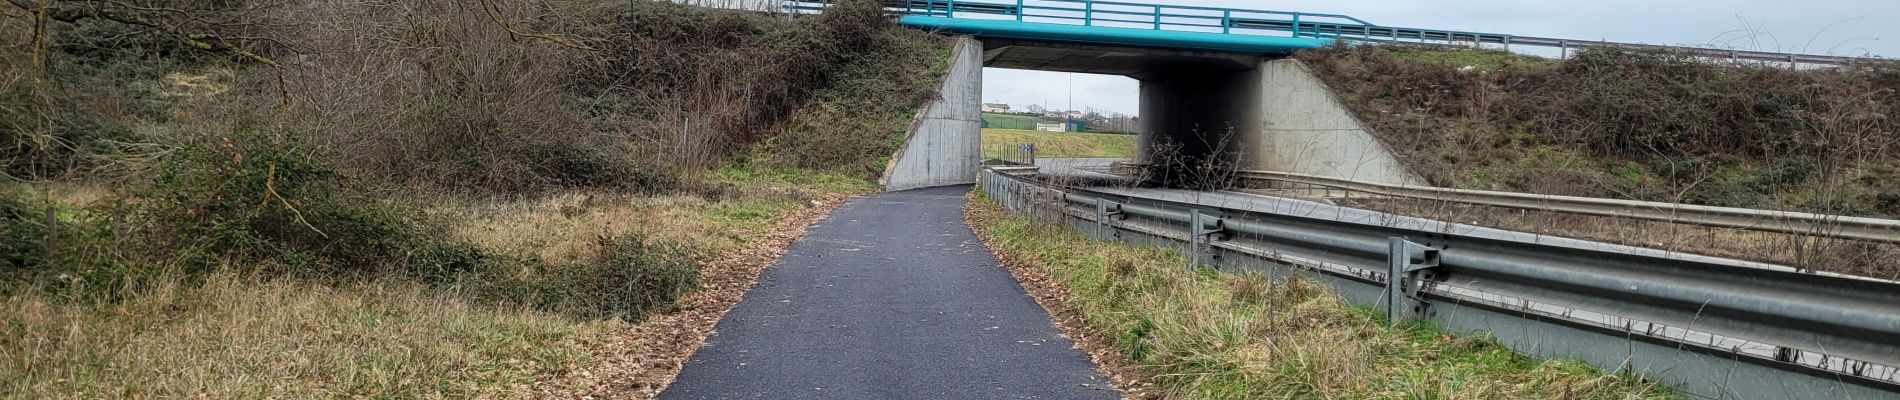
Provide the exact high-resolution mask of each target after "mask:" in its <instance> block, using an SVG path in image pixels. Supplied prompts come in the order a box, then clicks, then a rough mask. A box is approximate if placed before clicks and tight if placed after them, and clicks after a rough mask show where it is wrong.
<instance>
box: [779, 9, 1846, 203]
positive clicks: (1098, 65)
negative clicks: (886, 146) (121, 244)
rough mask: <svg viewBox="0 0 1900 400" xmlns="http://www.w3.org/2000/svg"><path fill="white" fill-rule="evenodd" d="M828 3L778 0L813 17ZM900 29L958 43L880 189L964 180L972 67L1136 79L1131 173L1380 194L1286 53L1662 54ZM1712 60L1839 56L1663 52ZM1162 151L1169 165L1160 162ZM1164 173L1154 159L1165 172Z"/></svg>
mask: <svg viewBox="0 0 1900 400" xmlns="http://www.w3.org/2000/svg"><path fill="white" fill-rule="evenodd" d="M835 1H837V0H811V1H796V0H794V1H788V2H786V3H784V6H785V8H786V9H787V11H788V12H790V13H792V14H794V15H796V14H811V13H818V12H822V11H823V10H824V9H825V8H827V7H829V6H830V5H831V4H832V3H833V2H835ZM885 4H886V10H887V11H889V12H891V13H893V14H896V15H897V16H898V21H899V22H900V23H902V24H904V25H907V26H912V27H917V28H920V29H928V30H932V31H937V32H942V33H945V34H951V35H957V36H959V39H958V44H957V45H956V49H955V50H954V51H953V55H952V57H951V60H950V61H951V65H950V69H949V72H948V76H947V77H946V79H945V82H944V84H943V87H942V88H941V91H940V92H941V96H940V98H939V99H937V101H935V102H933V103H932V104H931V105H929V106H928V107H927V109H926V110H925V112H924V114H923V115H922V116H921V117H920V118H919V119H918V120H917V121H914V123H913V124H912V129H911V132H910V137H909V138H907V140H906V145H905V147H904V148H903V149H901V150H899V154H897V156H896V157H893V161H892V164H891V165H890V166H889V167H888V168H887V169H886V173H885V176H884V179H883V181H884V184H885V186H886V188H887V189H892V190H900V189H908V188H917V187H928V186H938V185H948V184H963V183H970V182H972V181H973V180H974V179H975V178H974V177H975V176H976V172H977V171H976V165H977V163H978V160H977V158H978V147H979V146H978V144H979V141H980V135H981V133H980V129H979V128H980V126H981V118H980V107H981V101H982V68H983V67H998V68H1012V69H1028V70H1043V71H1057V72H1080V73H1092V74H1109V75H1122V76H1127V77H1130V78H1134V79H1136V80H1138V81H1140V86H1141V88H1140V114H1141V116H1142V118H1141V124H1140V125H1141V126H1139V127H1138V129H1139V130H1140V131H1141V135H1140V140H1139V141H1138V142H1139V151H1138V154H1139V155H1138V157H1137V158H1138V159H1137V160H1136V161H1138V162H1150V163H1153V162H1155V161H1171V162H1175V163H1205V162H1208V161H1209V160H1212V161H1214V162H1220V163H1227V164H1232V165H1234V166H1237V167H1240V168H1241V169H1252V170H1272V171H1284V172H1292V173H1300V174H1309V175H1317V176H1330V177H1335V178H1342V179H1352V180H1360V181H1370V182H1380V183H1388V184H1422V183H1423V181H1422V180H1421V179H1419V178H1418V177H1417V176H1416V175H1413V174H1411V173H1409V172H1407V171H1406V170H1405V169H1404V168H1403V167H1402V166H1401V165H1399V163H1398V162H1397V160H1396V159H1395V158H1394V157H1393V156H1392V155H1391V154H1390V153H1389V152H1388V151H1387V150H1386V149H1385V148H1384V147H1383V145H1381V144H1380V143H1379V142H1378V141H1377V140H1376V139H1374V138H1373V137H1372V136H1371V135H1369V134H1367V133H1366V132H1365V130H1364V128H1363V126H1362V124H1360V123H1359V121H1357V120H1356V119H1355V118H1354V117H1353V116H1352V115H1351V113H1350V112H1348V111H1347V110H1346V109H1345V108H1344V107H1342V106H1340V105H1339V103H1338V101H1337V100H1336V99H1334V98H1333V95H1332V92H1331V91H1330V90H1329V89H1327V88H1326V86H1325V85H1324V84H1322V83H1321V82H1320V81H1319V80H1318V79H1317V78H1315V77H1314V76H1312V74H1310V73H1309V72H1308V71H1307V70H1306V69H1305V67H1303V66H1301V65H1300V64H1299V63H1297V62H1295V61H1292V60H1286V59H1285V58H1286V56H1288V55H1291V54H1292V53H1294V52H1297V51H1300V50H1304V49H1313V48H1321V47H1328V46H1333V45H1336V44H1341V43H1358V42H1407V43H1425V44H1438V45H1462V46H1478V45H1492V46H1501V47H1504V48H1507V49H1508V48H1510V46H1520V47H1521V46H1543V47H1552V48H1556V49H1558V51H1559V52H1561V53H1562V54H1565V55H1567V54H1568V52H1569V50H1570V49H1572V48H1584V47H1596V46H1616V47H1636V48H1656V47H1664V46H1653V45H1642V44H1631V43H1612V42H1601V41H1584V40H1567V39H1557V38H1543V37H1529V36H1517V35H1510V34H1501V33H1484V32H1466V31H1456V30H1443V29H1426V28H1408V27H1394V26H1384V25H1377V24H1373V23H1371V22H1368V21H1365V20H1362V19H1359V18H1354V17H1352V16H1347V15H1340V14H1325V13H1306V12H1296V11H1276V10H1258V9H1236V8H1216V7H1195V6H1180V5H1166V4H1146V3H1131V2H1119V1H1097V0H980V1H979V0H887V1H886V3H885ZM1671 49H1674V50H1678V51H1690V52H1695V53H1699V54H1701V55H1703V56H1706V57H1710V58H1712V59H1733V60H1753V61H1762V62H1786V63H1790V64H1791V65H1800V64H1812V65H1839V64H1845V63H1848V62H1852V61H1855V59H1853V58H1848V57H1835V56H1817V55H1801V54H1787V53H1770V52H1753V51H1734V50H1714V49H1694V48H1679V47H1676V48H1671ZM1161 153H1166V157H1165V158H1167V160H1158V158H1163V157H1161V156H1158V154H1161ZM1163 164H1165V162H1164V163H1163Z"/></svg>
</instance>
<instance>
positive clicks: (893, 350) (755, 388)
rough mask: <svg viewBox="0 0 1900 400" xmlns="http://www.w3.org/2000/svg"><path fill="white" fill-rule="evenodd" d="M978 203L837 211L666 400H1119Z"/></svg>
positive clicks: (909, 199)
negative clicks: (974, 217) (998, 252)
mask: <svg viewBox="0 0 1900 400" xmlns="http://www.w3.org/2000/svg"><path fill="white" fill-rule="evenodd" d="M969 190H970V188H969V187H967V186H956V187H940V188H927V189H917V190H909V191H902V192H891V193H882V194H877V195H872V196H866V197H862V198H858V199H854V200H852V201H851V202H849V203H847V204H845V205H844V206H843V207H840V208H838V209H837V210H836V211H833V212H832V213H831V215H830V216H827V217H826V218H825V219H824V220H822V221H819V222H818V223H817V224H815V225H813V226H812V227H811V228H810V230H808V231H807V232H806V233H805V236H804V237H803V238H801V239H799V240H798V241H797V242H795V243H793V244H792V245H791V248H789V249H787V251H786V252H785V255H784V256H783V258H781V259H779V261H778V264H776V265H774V266H772V267H771V268H768V269H766V271H765V274H764V275H763V276H761V277H760V278H759V282H758V284H757V285H756V286H754V287H753V288H752V291H751V292H750V293H748V294H747V295H746V297H745V299H744V300H741V301H740V302H739V305H738V306H736V307H734V308H733V310H732V312H730V313H727V314H726V316H725V319H724V320H721V321H720V322H719V326H718V327H717V328H716V330H715V332H714V333H713V335H712V337H710V338H708V339H707V341H706V345H705V346H704V347H701V348H700V349H699V351H698V352H697V353H694V354H693V357H692V358H691V359H690V360H688V361H687V363H686V366H685V368H684V370H682V371H681V372H680V376H679V378H678V379H677V380H675V381H674V382H673V384H672V385H671V386H670V387H668V388H667V389H666V392H664V393H662V394H661V396H660V398H662V399H941V398H956V399H1017V398H1021V399H1113V398H1119V397H1120V396H1121V394H1120V393H1119V392H1116V391H1115V390H1114V388H1113V387H1112V385H1111V383H1110V381H1109V380H1108V379H1107V378H1106V377H1104V376H1103V375H1102V374H1101V372H1100V371H1099V370H1097V369H1096V367H1095V365H1094V363H1092V362H1090V361H1089V359H1088V356H1087V355H1086V354H1084V353H1083V352H1082V351H1081V350H1078V349H1076V348H1075V347H1074V344H1073V343H1072V342H1070V341H1069V340H1068V339H1065V338H1063V337H1061V336H1059V334H1058V331H1057V329H1056V327H1055V326H1054V325H1053V324H1052V323H1051V322H1050V319H1049V314H1048V313H1047V312H1045V311H1044V310H1043V309H1042V307H1040V306H1038V305H1036V303H1035V301H1034V300H1031V299H1030V298H1029V296H1028V295H1027V294H1025V293H1023V289H1022V287H1021V286H1019V285H1017V284H1016V280H1015V279H1013V278H1011V277H1010V275H1009V272H1008V271H1005V270H1004V269H1003V268H1002V267H1000V266H998V265H997V261H996V257H995V256H994V255H991V254H990V252H989V250H988V249H986V248H984V247H983V244H982V243H981V242H979V241H977V238H976V236H975V235H974V234H973V233H972V232H971V231H970V227H969V226H968V225H967V224H965V223H964V221H963V211H962V207H963V202H964V197H963V196H964V194H965V193H967V192H968V191H969Z"/></svg>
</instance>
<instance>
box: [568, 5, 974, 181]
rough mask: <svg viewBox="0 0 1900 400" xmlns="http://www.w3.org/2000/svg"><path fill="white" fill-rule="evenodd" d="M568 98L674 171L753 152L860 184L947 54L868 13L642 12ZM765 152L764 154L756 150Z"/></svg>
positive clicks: (589, 63)
mask: <svg viewBox="0 0 1900 400" xmlns="http://www.w3.org/2000/svg"><path fill="white" fill-rule="evenodd" d="M628 15H629V16H628V17H627V18H624V19H622V20H620V21H618V22H617V23H615V24H613V25H612V27H611V28H609V29H608V32H607V33H605V34H604V35H603V36H602V37H605V38H608V39H607V41H606V43H602V44H601V45H600V47H601V48H602V49H603V50H602V51H601V52H599V53H595V54H592V55H590V58H589V59H588V60H586V62H584V63H582V64H580V65H579V66H578V67H577V76H578V78H577V83H576V85H577V87H576V89H578V90H579V91H580V92H581V94H582V95H583V96H586V97H587V98H588V99H589V106H590V112H591V113H592V114H594V115H599V116H603V119H604V120H605V123H606V124H607V125H606V127H605V129H608V130H610V131H616V132H629V135H630V136H632V139H633V140H634V141H635V142H636V143H637V144H638V146H640V147H642V148H645V149H652V151H653V152H654V154H655V155H656V156H658V157H662V158H666V159H669V160H673V162H671V163H669V165H672V166H673V167H674V168H677V169H678V170H679V171H680V172H682V173H695V172H696V171H702V170H704V169H705V168H704V167H706V166H708V165H707V164H709V163H716V162H720V161H721V160H724V159H725V157H728V156H731V155H734V154H736V153H738V152H737V151H735V150H736V149H743V148H747V147H755V146H757V148H758V152H759V154H756V155H755V157H753V158H755V159H757V160H758V161H761V162H765V163H769V164H774V165H785V166H795V167H804V168H817V169H838V170H844V171H851V172H854V173H859V174H862V175H864V176H870V175H872V174H874V173H875V172H877V171H878V170H879V169H880V168H881V167H882V164H881V162H880V161H881V158H883V157H888V156H889V154H890V153H891V152H892V151H893V150H895V148H896V144H897V143H898V142H900V141H901V138H902V134H903V132H902V129H903V127H904V124H905V123H906V122H908V118H909V113H910V112H911V111H913V110H915V109H916V107H917V106H919V105H921V104H923V102H925V101H927V100H928V97H927V95H928V94H930V93H934V91H935V89H936V88H935V85H934V81H935V79H934V78H935V76H939V75H940V74H941V70H942V68H941V66H939V67H937V68H921V67H922V66H927V65H931V64H930V63H931V62H932V61H936V64H939V65H942V64H943V62H942V61H941V60H942V54H941V53H942V51H943V49H944V48H945V47H944V42H943V41H942V40H941V39H939V38H936V37H934V36H931V35H929V34H926V33H923V32H918V31H913V30H909V29H905V28H902V27H900V26H898V25H897V24H895V23H894V22H893V21H891V20H890V19H889V18H888V17H886V16H885V15H883V12H882V9H881V7H880V6H879V4H878V3H876V2H873V1H850V2H842V3H840V4H838V5H836V6H833V7H832V8H831V9H830V10H828V11H826V12H825V13H823V14H819V15H813V16H806V17H802V18H798V19H795V20H790V21H786V20H780V19H774V18H772V17H771V16H767V15H763V14H753V13H737V12H730V11H722V10H707V9H701V8H695V7H689V6H684V5H679V4H673V3H668V2H650V1H640V2H635V3H633V5H632V11H631V12H630V13H629V14H628ZM761 144H765V145H763V146H759V145H761Z"/></svg>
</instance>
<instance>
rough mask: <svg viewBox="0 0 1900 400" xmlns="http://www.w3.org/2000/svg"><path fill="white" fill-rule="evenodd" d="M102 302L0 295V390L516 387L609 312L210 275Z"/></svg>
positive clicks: (386, 286) (378, 286) (324, 393)
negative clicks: (589, 316)
mask: <svg viewBox="0 0 1900 400" xmlns="http://www.w3.org/2000/svg"><path fill="white" fill-rule="evenodd" d="M124 297H125V300H124V301H121V302H117V303H111V304H72V303H66V302H61V301H57V300H55V299H51V298H47V297H43V296H38V295H21V296H11V297H8V298H6V299H4V300H0V315H4V317H0V320H4V321H5V323H0V377H6V379H4V380H0V382H3V383H0V397H6V398H41V399H54V398H161V397H202V398H330V397H362V396H369V397H412V398H414V397H448V398H516V397H521V396H524V395H526V394H528V393H529V389H530V388H529V385H532V384H534V383H535V382H537V381H538V380H541V379H543V377H544V376H546V375H550V374H558V373H561V372H563V371H566V370H568V369H571V368H576V367H578V366H580V365H583V364H585V363H587V362H589V360H590V357H591V353H590V349H589V347H588V346H589V340H592V339H591V338H593V337H596V336H598V335H599V334H600V332H601V331H602V330H603V329H606V327H607V326H608V325H609V323H604V322H598V323H580V324H577V323H575V322H573V321H571V320H568V319H565V318H560V317H554V316H549V315H547V314H543V313H539V312H533V311H528V310H518V309H508V308H493V307H483V306H477V305H474V304H470V303H468V302H466V301H464V300H461V299H460V298H458V297H456V296H452V295H445V294H442V293H439V292H437V291H433V290H429V289H427V288H424V287H420V286H414V285H405V284H394V283H371V284H363V285H349V286H325V285H313V284H306V283H297V282H294V281H286V280H269V279H262V278H259V277H253V276H244V275H236V274H228V273H222V274H216V275H212V276H209V277H207V278H206V279H205V280H204V281H203V282H202V283H190V282H169V283H164V284H159V285H155V286H151V287H149V288H147V289H144V290H139V291H137V292H134V293H127V294H126V295H125V296H124Z"/></svg>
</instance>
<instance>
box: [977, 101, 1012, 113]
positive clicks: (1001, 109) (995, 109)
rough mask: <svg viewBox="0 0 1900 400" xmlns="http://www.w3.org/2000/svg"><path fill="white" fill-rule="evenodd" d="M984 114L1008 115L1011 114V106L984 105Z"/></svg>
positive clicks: (998, 104) (1001, 104) (999, 104)
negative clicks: (1007, 113)
mask: <svg viewBox="0 0 1900 400" xmlns="http://www.w3.org/2000/svg"><path fill="white" fill-rule="evenodd" d="M983 112H987V113H1006V112H1009V105H1008V104H1003V103H983Z"/></svg>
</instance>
